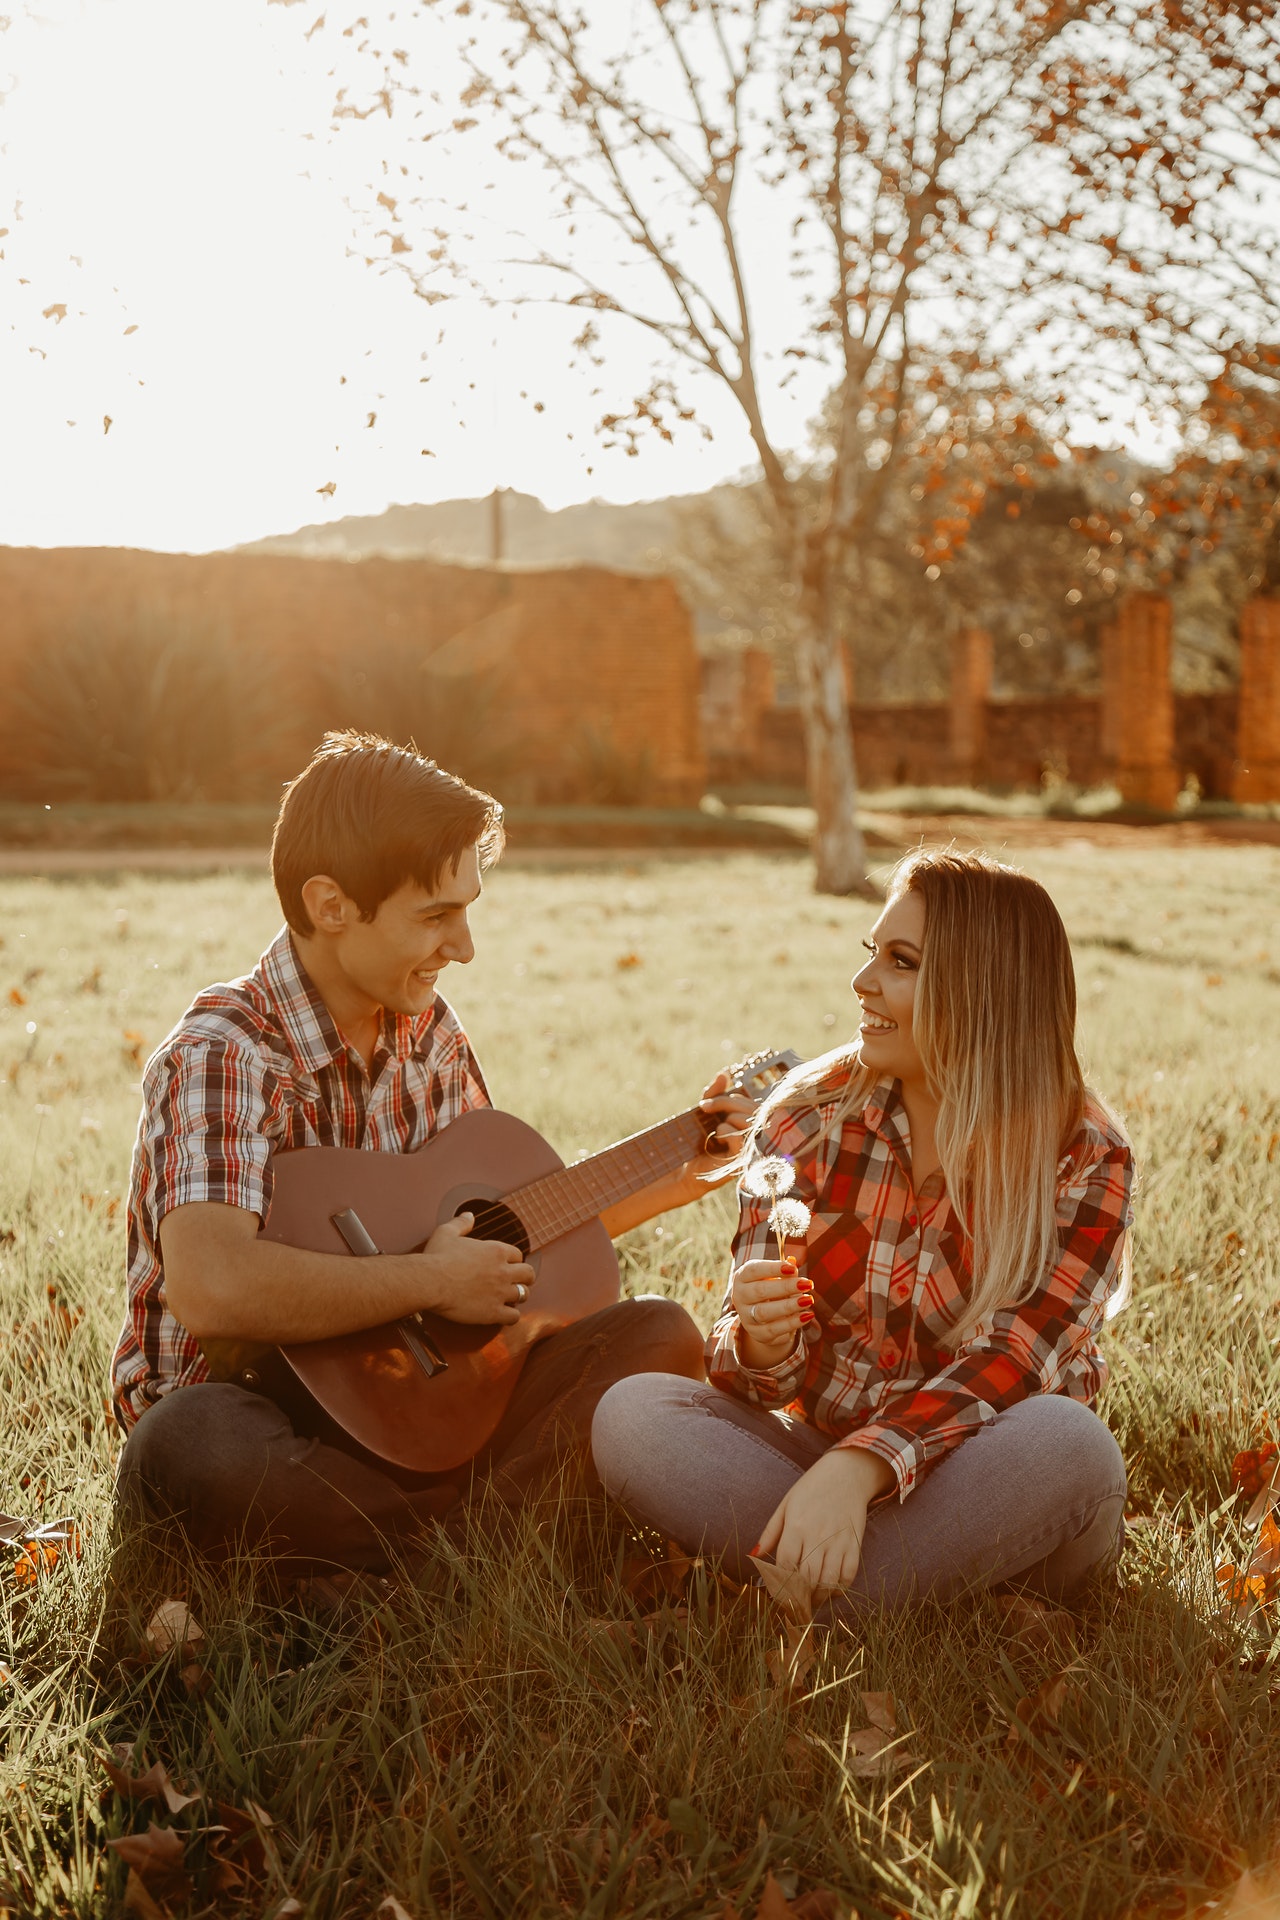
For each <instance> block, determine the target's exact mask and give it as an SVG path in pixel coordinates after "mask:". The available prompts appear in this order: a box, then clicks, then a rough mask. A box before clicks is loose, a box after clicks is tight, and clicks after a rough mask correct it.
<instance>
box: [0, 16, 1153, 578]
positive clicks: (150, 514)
mask: <svg viewBox="0 0 1280 1920" xmlns="http://www.w3.org/2000/svg"><path fill="white" fill-rule="evenodd" d="M354 5H355V0H352V5H351V8H350V11H354ZM607 5H608V6H609V7H610V8H612V7H620V6H621V5H622V0H607ZM324 7H325V0H217V4H216V6H210V5H209V0H20V4H19V5H18V7H17V11H16V12H15V13H14V15H13V16H12V17H11V19H10V20H9V22H8V24H7V30H6V27H5V23H4V22H3V21H0V102H2V103H3V114H2V116H0V228H2V229H4V231H3V232H0V289H2V290H3V305H2V307H0V313H2V314H3V320H0V409H2V410H0V435H2V436H3V448H4V458H3V461H2V462H0V544H10V545H25V544H34V545H76V544H85V545H91V544H110V545H132V546H143V547H157V548H172V549H188V550H193V551H200V550H206V549H209V548H216V547H222V546H228V545H232V544H234V543H236V542H238V541H243V540H250V539H254V538H257V537H259V536H261V535H264V534H268V533H275V532H283V531H287V530H289V529H291V528H293V527H296V526H298V525H301V524H304V523H307V522H312V521H324V520H332V519H336V518H339V517H341V516H342V515H344V514H356V513H360V514H365V513H377V512H380V511H381V510H382V508H383V507H385V506H386V505H387V504H389V503H391V502H410V501H431V500H440V499H450V498H455V497H465V496H472V495H477V494H483V493H487V492H488V491H489V490H490V489H491V488H492V487H493V486H495V485H498V486H507V487H516V488H519V489H520V490H522V491H525V492H529V493H533V494H537V495H538V496H539V497H540V498H541V499H543V500H544V501H545V502H546V503H547V505H549V506H552V507H559V506H563V505H566V504H568V503H569V502H572V501H576V500H583V499H589V498H592V497H593V496H598V497H601V498H604V499H610V500H620V501H621V500H636V499H647V498H654V497H657V496H660V495H663V494H668V493H683V492H693V491H697V490H700V489H702V488H704V487H707V486H710V485H713V484H714V483H716V482H718V481H721V480H724V479H726V478H729V477H732V476H734V475H736V474H739V473H741V472H742V471H743V470H744V468H746V467H747V466H749V465H750V464H752V462H753V454H752V448H751V445H750V442H749V440H748V437H747V434H746V430H745V428H744V426H743V424H742V422H741V419H740V416H739V415H738V412H737V409H736V406H735V404H734V402H733V401H732V399H731V398H730V397H729V396H728V395H727V394H726V393H725V392H724V391H723V390H722V389H720V388H718V387H717V386H716V385H715V384H714V383H712V382H710V381H704V383H703V385H702V387H701V390H700V399H699V406H700V418H701V420H702V422H703V423H704V424H705V425H706V426H708V427H709V428H710V429H711V435H712V437H711V438H710V440H707V439H706V438H704V437H703V436H702V435H701V434H700V433H699V432H697V431H695V430H692V429H689V430H686V431H683V432H681V433H680V434H678V436H677V439H676V441H675V444H674V445H670V446H668V445H665V444H663V443H662V442H660V441H659V440H658V439H657V438H656V437H652V436H650V437H648V438H646V439H645V440H644V441H643V442H642V443H641V451H640V453H639V456H638V457H634V458H629V457H628V456H627V455H626V454H625V453H624V452H623V451H622V450H620V449H617V450H609V449H608V448H606V447H604V446H602V444H601V441H600V438H599V436H598V435H597V434H596V433H595V432H594V430H593V429H594V424H595V422H596V421H597V420H598V419H599V417H600V415H601V413H602V412H604V411H605V410H606V408H608V407H609V406H617V407H621V408H623V409H625V407H626V405H627V403H628V402H629V400H630V399H631V397H632V396H633V395H634V394H635V393H636V392H638V391H640V390H642V389H643V387H644V385H645V383H646V377H645V375H646V369H647V368H648V367H649V366H650V365H651V362H652V352H651V341H650V336H648V335H646V334H645V333H644V332H643V331H642V330H641V329H639V328H638V327H636V326H634V325H633V324H632V323H630V322H628V321H626V320H623V319H622V318H620V317H613V316H604V321H603V323H602V333H603V340H602V351H603V353H604V358H605V366H604V369H603V371H602V372H600V373H593V372H592V371H591V370H590V369H586V368H583V367H582V366H581V365H577V364H575V363H574V361H573V358H572V356H571V353H570V351H569V342H570V340H571V338H572V336H573V334H574V333H576V332H577V331H578V328H579V326H580V324H581V317H580V316H578V315H567V314H563V313H560V312H557V311H556V310H554V309H545V308H530V307H525V308H523V309H521V310H520V312H519V313H518V315H513V314H512V313H511V312H510V311H509V310H507V311H503V312H502V313H501V314H500V315H495V313H494V311H493V310H492V309H491V308H489V307H486V306H485V305H483V304H482V303H481V302H480V301H479V300H477V299H476V298H474V297H467V298H460V299H450V300H448V301H444V302H441V303H439V304H427V303H426V302H424V301H422V300H420V299H418V298H416V297H415V295H414V293H413V291H412V289H411V287H410V285H409V283H408V281H407V280H406V279H405V278H404V276H403V275H401V274H398V273H394V272H388V271H386V270H385V269H384V268H382V267H378V266H375V267H372V268H371V267H370V266H369V265H367V264H366V263H365V261H364V259H363V258H362V257H361V247H360V240H359V237H360V236H361V235H362V234H363V235H364V237H365V244H367V238H368V233H369V231H371V229H370V228H369V227H368V226H367V225H366V224H365V223H364V222H363V221H362V218H361V214H360V210H368V209H370V208H373V210H374V211H375V212H376V207H375V206H374V196H375V194H376V193H377V191H378V190H379V188H380V187H381V188H383V189H384V190H390V191H392V192H394V193H397V194H401V195H402V193H403V189H402V185H401V181H400V175H399V172H398V167H399V164H400V162H401V160H402V159H405V158H407V159H409V160H410V161H411V162H412V164H413V166H414V167H416V168H418V169H420V170H423V171H424V173H425V178H426V184H427V187H428V190H429V192H430V193H431V194H432V195H433V196H435V197H436V198H437V199H438V200H439V201H440V202H441V203H442V204H444V205H445V206H448V207H450V208H457V207H459V206H464V205H465V206H466V207H467V208H468V214H467V219H468V221H469V222H470V223H471V225H472V228H473V230H474V231H475V233H476V234H477V236H478V246H479V248H480V250H481V252H482V253H483V252H484V250H485V248H486V247H487V249H488V256H487V265H486V267H485V274H486V283H487V284H488V283H492V282H493V280H494V277H495V273H496V262H497V261H498V260H499V259H500V258H502V257H503V249H506V250H507V251H508V252H509V251H510V249H511V247H512V246H513V245H514V246H516V247H517V248H523V249H524V250H525V251H526V253H527V254H531V253H534V252H536V251H537V249H538V246H539V245H540V244H542V243H543V242H545V239H546V237H547V230H546V229H545V228H544V227H541V226H540V223H542V222H544V221H545V218H546V213H545V208H546V204H547V203H546V200H545V194H544V189H543V186H542V183H541V181H540V180H538V179H535V178H533V177H531V176H532V175H533V174H534V173H535V172H536V170H535V169H531V168H527V167H526V168H525V169H524V170H523V173H521V171H520V170H518V169H517V170H512V169H511V168H509V167H507V168H504V167H502V166H501V164H500V163H499V162H498V161H497V160H496V159H495V157H494V155H493V153H492V151H491V149H490V147H489V146H487V145H482V146H481V147H480V149H479V150H477V148H476V144H475V143H476V142H477V141H478V140H483V138H484V136H482V135H481V134H479V133H475V134H472V135H470V136H469V138H466V139H463V140H462V141H461V142H460V143H459V146H458V150H459V152H461V153H462V158H461V159H457V158H451V157H450V154H449V150H448V147H447V145H445V144H441V145H438V146H437V145H431V146H428V147H423V146H422V145H421V144H420V142H419V140H418V139H417V131H418V130H417V129H415V126H414V123H413V121H412V119H411V117H410V114H409V112H408V111H407V110H406V109H405V108H404V106H403V103H397V107H396V112H395V114H394V115H393V118H392V119H391V120H388V119H387V117H386V116H385V115H384V114H382V113H376V114H374V115H372V116H370V117H368V118H365V119H360V120H350V119H348V120H346V121H344V122H343V127H342V132H341V136H340V137H339V138H338V139H336V140H334V139H332V138H331V137H330V126H331V117H332V110H333V106H334V101H335V96H336V95H337V92H338V89H339V88H340V87H342V86H344V85H345V86H348V87H349V88H350V89H351V91H352V96H353V98H362V97H364V94H365V91H366V90H367V88H368V86H369V84H370V82H371V80H373V79H375V77H376V74H377V72H378V71H379V70H380V69H379V68H378V67H376V66H371V65H370V64H368V63H367V62H366V61H365V60H364V59H362V56H361V53H360V36H359V35H358V34H357V35H355V36H354V37H347V36H344V34H343V33H342V31H341V28H342V24H343V18H346V17H349V12H348V10H347V9H345V8H344V9H342V10H341V12H342V16H343V18H339V13H338V12H335V13H334V14H333V17H332V18H331V19H326V17H325V13H324ZM386 18H387V20H391V21H393V20H395V18H396V13H395V0H392V11H391V12H390V14H388V15H387V16H386ZM612 23H613V24H614V25H615V26H616V25H617V24H618V21H617V18H616V17H614V18H613V22H612ZM394 31H395V34H396V35H404V36H405V40H404V44H405V46H406V47H407V48H408V49H409V52H410V56H411V57H410V61H409V64H408V65H407V66H406V68H405V69H404V71H406V72H407V73H408V74H410V75H411V76H412V77H413V78H414V79H415V80H417V81H419V82H420V83H425V84H429V85H430V86H433V87H434V88H436V89H437V90H438V92H439V95H440V99H441V107H440V111H441V113H442V114H443V115H444V117H445V119H446V120H447V119H448V117H449V115H450V113H452V112H456V106H455V105H454V104H453V103H454V102H455V101H456V96H457V92H458V87H459V81H460V74H461V69H460V65H459V61H458V57H457V46H456V41H455V40H453V39H451V38H450V36H451V35H456V33H457V32H458V26H457V23H456V22H455V21H454V19H453V17H452V12H451V10H446V9H440V10H439V11H437V10H435V9H431V8H422V7H417V6H413V5H410V6H409V7H408V9H407V10H406V11H404V12H403V13H402V17H401V19H400V23H399V24H398V25H397V26H396V27H395V29H394ZM424 156H425V159H424ZM744 191H745V192H747V193H751V194H754V196H755V197H754V199H753V200H752V202H751V204H750V206H749V209H748V212H749V218H748V220H747V221H746V222H744V225H745V227H746V228H747V230H748V232H749V234H750V246H751V248H752V250H753V256H752V258H751V259H749V261H748V268H749V270H750V274H751V277H752V279H753V282H754V284H755V288H756V300H757V305H756V309H755V312H754V319H755V323H756V329H757V334H758V336H760V337H763V338H765V339H770V338H771V339H772V342H773V347H774V351H775V352H778V353H780V352H781V351H782V348H783V346H784V345H785V343H786V340H787V339H788V338H789V337H790V335H789V333H788V325H789V322H790V320H791V319H793V318H794V287H792V286H789V284H788V275H787V271H786V269H785V267H781V266H780V263H782V262H784V261H785V259H786V253H787V244H786V226H787V219H788V217H789V216H788V212H787V205H786V201H785V196H780V195H778V194H777V193H776V192H774V193H771V194H764V193H763V191H762V190H759V191H758V190H757V189H756V188H755V187H754V186H753V185H752V184H751V183H750V181H748V182H747V184H746V185H745V186H744ZM374 224H375V225H376V222H375V223H374ZM513 235H514V239H513ZM382 244H383V246H385V245H386V241H385V239H384V241H383V242H382ZM575 244H578V245H581V244H583V243H582V241H581V240H579V242H577V243H575ZM424 255H425V248H424V243H423V242H422V241H421V239H418V240H416V242H415V252H414V255H413V259H414V261H415V263H416V262H419V261H421V260H423V259H424ZM786 364H787V365H789V366H790V367H791V368H792V369H796V363H795V362H794V361H789V362H787V363H786ZM793 377H794V379H795V384H794V385H792V386H790V387H788V388H787V389H786V390H785V391H782V390H781V389H779V390H777V391H776V392H775V393H774V395H773V396H772V397H771V398H770V399H769V401H768V405H769V407H770V410H771V411H770V422H769V424H770V427H771V430H772V432H773V434H774V437H775V442H776V443H778V444H780V445H783V446H798V445H800V444H801V443H802V442H803V439H804V436H805V431H806V425H807V423H808V422H809V421H811V420H812V419H813V417H814V415H815V413H816V411H817V407H818V404H819V401H820V398H821V378H822V376H821V375H820V373H819V371H818V370H817V369H816V367H815V368H813V369H812V370H810V368H809V367H801V368H799V369H798V370H797V371H796V372H795V374H794V375H793ZM535 400H537V401H539V402H540V403H541V411H535V410H534V406H533V402H534V401H535ZM1084 437H1086V438H1094V437H1097V436H1096V434H1095V433H1093V432H1086V434H1085V436H1084ZM1125 437H1126V438H1128V439H1129V440H1130V442H1131V443H1132V441H1133V440H1134V439H1135V438H1137V439H1138V440H1139V442H1140V441H1141V439H1142V429H1141V427H1140V425H1138V426H1135V427H1134V428H1133V429H1132V431H1131V432H1130V433H1129V434H1127V435H1126V436H1125Z"/></svg>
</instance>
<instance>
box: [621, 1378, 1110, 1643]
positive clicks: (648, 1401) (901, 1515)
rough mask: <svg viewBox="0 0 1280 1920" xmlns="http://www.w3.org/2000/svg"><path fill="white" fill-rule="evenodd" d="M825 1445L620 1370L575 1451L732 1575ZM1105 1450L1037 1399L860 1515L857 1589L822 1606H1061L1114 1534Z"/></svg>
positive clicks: (1056, 1405) (725, 1399)
mask: <svg viewBox="0 0 1280 1920" xmlns="http://www.w3.org/2000/svg"><path fill="white" fill-rule="evenodd" d="M830 1445H831V1441H830V1439H829V1438H828V1437H827V1435H825V1434H822V1433H818V1432H816V1431H815V1429H814V1428H812V1427H807V1426H805V1425H804V1424H803V1422H801V1421H798V1420H794V1419H792V1418H790V1417H789V1416H788V1415H786V1414H782V1413H766V1412H762V1411H761V1410H760V1409H759V1408H756V1407H751V1406H748V1405H746V1404H745V1403H744V1402H743V1401H740V1400H735V1399H733V1398H732V1397H731V1396H730V1395H729V1394H726V1393H721V1392H719V1391H718V1389H716V1388H715V1387H708V1386H704V1385H701V1384H700V1383H698V1382H697V1381H693V1380H687V1379H677V1378H676V1377H675V1376H673V1375H671V1374H657V1373H646V1374H636V1375H634V1376H633V1377H632V1378H631V1379H629V1380H621V1381H619V1383H618V1384H617V1386H614V1387H610V1389H609V1391H608V1393H606V1394H605V1396H604V1398H603V1399H602V1400H601V1402H600V1404H599V1406H598V1407H597V1408H596V1413H595V1420H594V1424H593V1426H592V1433H591V1446H592V1452H593V1454H594V1456H595V1462H596V1470H597V1472H598V1473H599V1475H600V1478H601V1480H602V1481H603V1483H604V1486H605V1489H606V1491H607V1492H608V1493H610V1494H611V1495H612V1496H613V1498H614V1499H615V1500H618V1501H620V1502H622V1503H623V1504H624V1505H625V1506H626V1507H627V1508H628V1509H629V1510H630V1511H631V1512H633V1513H634V1514H635V1515H636V1516H637V1517H638V1518H640V1519H643V1520H647V1521H648V1522H649V1523H650V1524H651V1525H653V1526H655V1527H660V1528H661V1529H662V1531H663V1532H664V1533H667V1534H669V1535H671V1536H672V1538H674V1539H675V1540H678V1541H679V1542H680V1545H681V1546H682V1547H683V1548H684V1549H685V1550H686V1552H689V1553H707V1554H712V1555H715V1556H717V1557H720V1558H722V1560H723V1562H724V1565H725V1570H726V1572H728V1573H729V1574H731V1575H732V1576H733V1577H734V1578H735V1579H738V1580H746V1579H749V1578H750V1577H751V1574H752V1568H751V1566H750V1563H749V1561H748V1560H747V1555H748V1553H749V1552H750V1550H751V1548H752V1546H753V1545H754V1544H755V1542H756V1541H757V1540H758V1539H759V1538H760V1535H761V1532H762V1531H763V1529H764V1526H765V1523H766V1522H767V1521H768V1519H769V1516H770V1515H771V1514H772V1513H773V1511H774V1509H775V1507H777V1505H778V1503H779V1501H780V1500H781V1499H782V1497H783V1495H784V1494H785V1493H786V1492H787V1491H788V1489H789V1488H790V1487H793V1486H794V1485H795V1483H796V1481H797V1480H799V1479H800V1477H801V1475H802V1474H803V1473H804V1472H805V1470H806V1468H808V1467H811V1466H812V1465H813V1463H814V1461H815V1460H817V1459H819V1458H820V1457H821V1455H822V1454H823V1453H825V1452H826V1450H827V1448H828V1447H829V1446H830ZM1125 1492H1126V1482H1125V1471H1124V1461H1123V1459H1122V1458H1121V1455H1120V1449H1119V1447H1118V1446H1117V1445H1116V1443H1115V1441H1114V1439H1113V1438H1112V1436H1111V1434H1110V1432H1109V1431H1108V1430H1107V1428H1106V1427H1105V1426H1104V1425H1103V1423H1102V1421H1101V1420H1100V1419H1099V1418H1098V1416H1097V1414H1095V1413H1092V1412H1091V1411H1090V1410H1089V1408H1088V1407H1086V1406H1083V1405H1082V1404H1081V1403H1080V1402H1079V1401H1078V1400H1068V1399H1067V1398H1066V1397H1065V1396H1064V1395H1062V1394H1037V1395H1035V1396H1033V1397H1032V1398H1031V1399H1029V1400H1024V1401H1022V1402H1020V1404H1019V1405H1018V1406H1016V1407H1011V1408H1010V1409H1009V1410H1008V1411H1007V1412H1006V1413H1001V1414H998V1415H997V1416H996V1418H995V1419H994V1420H993V1421H992V1422H991V1423H990V1425H989V1426H984V1427H982V1428H980V1429H979V1430H978V1432H976V1433H975V1434H973V1435H972V1436H971V1438H969V1439H968V1440H965V1441H964V1442H963V1443H962V1444H961V1445H960V1446H958V1447H955V1448H953V1449H952V1451H951V1452H950V1453H948V1454H947V1455H946V1456H945V1458H944V1459H943V1460H942V1462H941V1463H940V1464H939V1465H938V1466H936V1467H935V1468H934V1469H933V1471H932V1472H931V1473H930V1474H928V1475H927V1476H926V1478H925V1479H924V1481H923V1482H922V1483H921V1484H920V1485H919V1486H917V1487H916V1489H915V1490H914V1492H912V1493H910V1494H908V1496H907V1498H906V1499H905V1500H903V1501H899V1500H898V1499H897V1498H896V1497H894V1498H891V1499H889V1500H885V1501H883V1502H881V1503H880V1504H878V1505H877V1506H875V1507H873V1508H872V1510H871V1513H870V1515H869V1516H868V1520H867V1531H866V1536H865V1538H864V1540H863V1543H862V1562H861V1565H860V1567H859V1569H858V1574H857V1578H856V1579H855V1580H854V1582H853V1585H852V1586H851V1587H850V1588H848V1590H847V1592H846V1593H845V1594H844V1596H843V1597H842V1601H841V1602H840V1603H838V1604H840V1605H841V1607H842V1609H849V1610H852V1611H853V1612H855V1613H865V1612H868V1611H869V1610H871V1609H872V1608H883V1609H886V1610H893V1609H895V1608H900V1607H905V1606H909V1605H910V1604H911V1602H912V1601H913V1600H916V1599H917V1598H921V1597H924V1596H926V1595H928V1596H932V1597H934V1598H936V1599H939V1600H950V1599H953V1598H955V1597H957V1596H958V1595H960V1594H963V1593H967V1592H972V1591H974V1590H976V1589H978V1588H982V1587H990V1586H994V1585H996V1584H998V1583H1000V1582H1002V1581H1007V1580H1016V1581H1017V1582H1018V1584H1019V1585H1020V1586H1023V1587H1026V1588H1029V1589H1030V1590H1031V1591H1032V1592H1035V1593H1039V1594H1041V1595H1043V1596H1044V1597H1045V1598H1047V1599H1051V1600H1064V1599H1070V1598H1071V1597H1072V1595H1073V1594H1074V1593H1075V1592H1076V1591H1077V1590H1078V1589H1079V1588H1080V1587H1081V1586H1082V1585H1083V1583H1084V1580H1085V1578H1086V1576H1087V1575H1088V1574H1089V1573H1090V1572H1091V1571H1092V1570H1093V1569H1094V1568H1095V1567H1097V1566H1098V1565H1100V1564H1102V1563H1105V1562H1107V1561H1109V1560H1111V1559H1113V1558H1114V1556H1115V1554H1116V1553H1117V1551H1118V1550H1119V1546H1120V1542H1121V1540H1122V1539H1123V1534H1124V1521H1123V1513H1124V1501H1125Z"/></svg>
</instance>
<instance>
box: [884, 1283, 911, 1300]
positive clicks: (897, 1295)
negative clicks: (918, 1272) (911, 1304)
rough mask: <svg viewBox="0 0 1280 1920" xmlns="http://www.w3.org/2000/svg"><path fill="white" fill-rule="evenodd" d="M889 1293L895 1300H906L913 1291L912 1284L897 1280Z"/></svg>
mask: <svg viewBox="0 0 1280 1920" xmlns="http://www.w3.org/2000/svg"><path fill="white" fill-rule="evenodd" d="M889 1291H890V1293H891V1294H892V1295H893V1297H894V1299H895V1300H905V1299H906V1297H907V1295H908V1294H909V1293H910V1291H911V1282H910V1281H909V1280H895V1281H894V1283H893V1285H892V1286H891V1287H890V1289H889Z"/></svg>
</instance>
